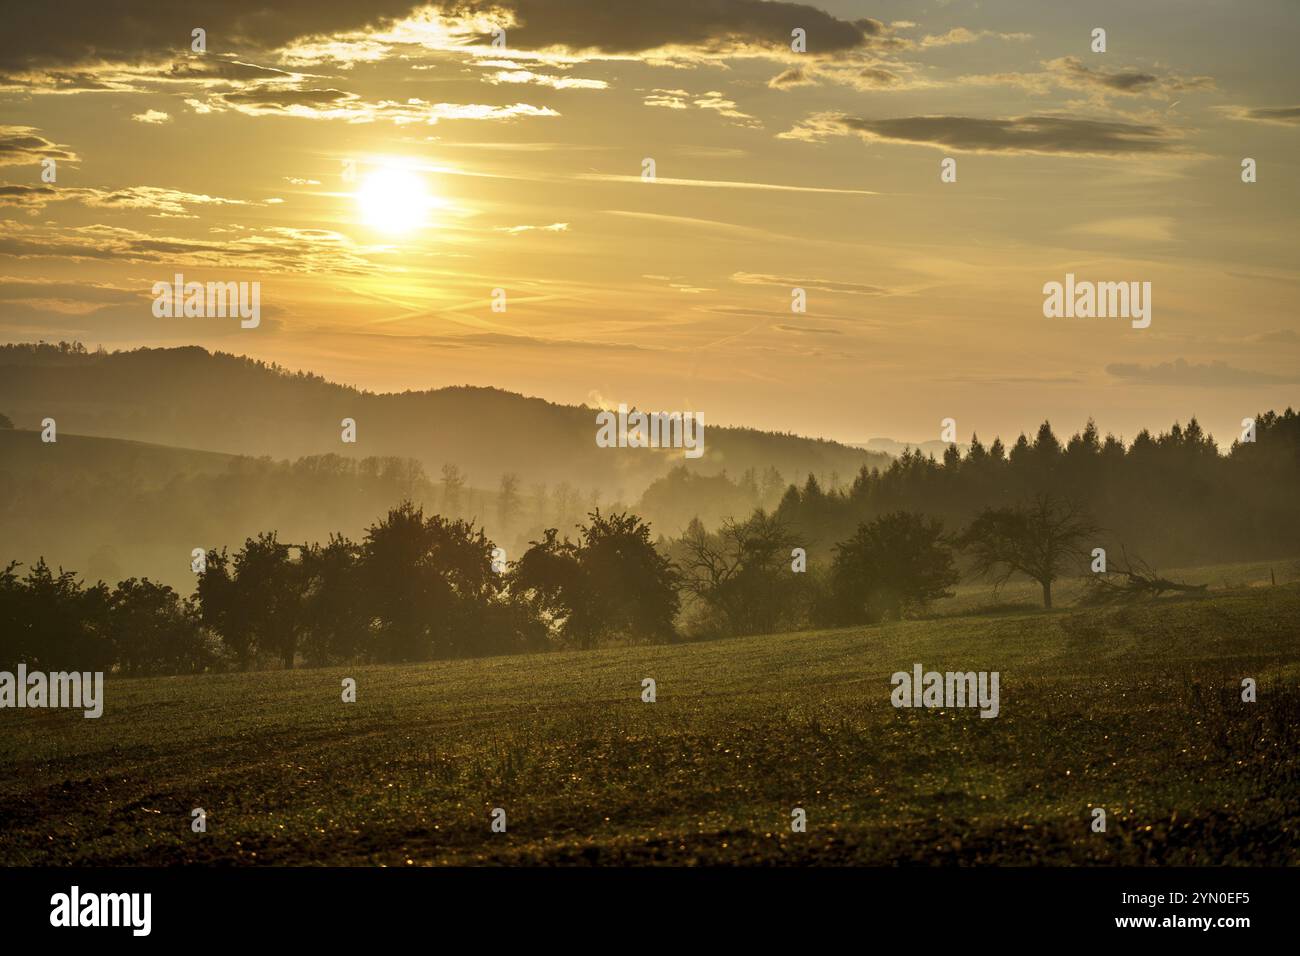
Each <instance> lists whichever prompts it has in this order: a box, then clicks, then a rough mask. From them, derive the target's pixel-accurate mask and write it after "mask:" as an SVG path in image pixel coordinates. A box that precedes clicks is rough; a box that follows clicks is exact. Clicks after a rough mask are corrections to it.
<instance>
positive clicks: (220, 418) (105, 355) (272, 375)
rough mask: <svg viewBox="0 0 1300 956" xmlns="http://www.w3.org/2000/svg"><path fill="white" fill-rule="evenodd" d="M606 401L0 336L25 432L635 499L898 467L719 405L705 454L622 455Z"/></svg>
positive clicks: (6, 408)
mask: <svg viewBox="0 0 1300 956" xmlns="http://www.w3.org/2000/svg"><path fill="white" fill-rule="evenodd" d="M645 410H647V411H657V410H658V409H645ZM595 411H596V410H595V409H591V408H587V407H585V406H581V405H579V406H571V405H557V404H554V403H552V402H548V401H544V400H542V399H538V398H528V397H525V396H523V395H518V394H515V393H512V392H506V391H502V390H500V389H496V388H481V387H469V386H460V387H450V388H439V389H432V390H429V391H420V392H411V391H408V392H402V393H386V394H375V393H372V392H365V391H361V390H359V389H355V388H352V387H349V386H346V385H340V384H337V383H334V382H329V381H326V380H325V379H324V378H321V377H320V376H317V375H312V374H309V373H303V372H290V371H287V370H285V369H283V368H280V367H279V366H276V365H268V364H266V363H263V362H259V361H255V360H252V359H248V358H244V357H241V356H235V355H229V354H226V353H221V352H216V353H210V352H208V351H206V350H205V349H202V348H199V347H183V348H167V349H136V350H132V351H123V352H88V351H86V350H85V349H83V348H81V347H80V346H72V347H69V346H55V345H40V346H33V345H6V346H0V413H3V414H5V415H7V416H8V417H9V418H10V419H12V420H13V422H14V424H15V425H16V426H17V427H19V428H29V429H34V428H39V427H40V422H41V420H42V419H44V418H46V417H50V418H54V419H55V420H56V422H57V423H58V427H59V429H60V430H61V431H67V432H69V433H74V434H80V435H98V436H106V437H113V438H126V439H132V440H136V441H147V442H154V443H157V444H163V445H173V446H178V447H182V448H194V449H203V450H208V451H217V452H225V453H229V454H240V455H253V456H261V455H269V456H271V457H273V458H276V459H296V458H300V457H305V456H311V455H320V454H330V453H336V454H341V455H346V456H351V457H358V458H360V457H374V456H399V457H409V458H415V459H417V460H419V461H421V462H422V463H423V464H424V466H425V468H426V469H427V470H428V471H429V473H430V474H431V475H437V474H438V472H439V470H440V469H441V467H442V466H443V465H445V464H454V465H456V466H457V467H458V468H459V469H460V472H461V474H463V475H465V476H467V477H468V479H469V481H470V482H471V483H474V484H480V485H484V486H490V485H492V484H494V483H495V482H496V481H497V479H498V478H499V477H500V475H501V474H502V473H504V472H515V473H517V474H518V475H519V476H520V477H521V479H522V480H523V481H524V482H526V483H527V482H552V483H555V482H560V481H569V482H573V483H575V484H580V485H581V486H582V487H585V488H590V487H598V488H601V489H603V490H604V491H605V492H606V494H607V496H612V497H619V498H625V499H632V498H635V497H636V496H637V495H639V494H640V493H641V491H642V490H644V488H645V487H646V486H647V485H648V484H649V483H650V482H651V481H653V480H654V479H655V478H656V477H659V476H661V475H664V474H666V473H667V472H668V470H669V469H670V468H672V467H673V466H676V465H685V466H686V467H687V468H689V469H691V470H692V471H699V472H701V473H706V474H716V473H718V472H720V471H722V470H723V469H725V470H726V471H727V472H728V473H730V474H732V475H735V476H739V475H741V474H743V473H744V472H745V471H746V470H747V469H750V468H753V469H755V470H756V471H758V472H762V471H764V470H765V469H768V468H776V469H777V470H778V471H779V472H781V474H782V475H783V476H785V477H786V479H787V480H790V479H793V478H796V477H798V476H806V475H808V474H809V473H813V474H818V475H830V474H839V475H842V476H845V477H847V476H851V475H853V474H855V473H857V472H858V470H859V469H860V468H861V466H862V465H864V464H866V465H868V466H876V465H879V466H882V467H883V466H886V465H888V463H889V458H888V456H886V455H884V454H881V453H876V452H869V451H866V450H863V449H859V448H851V447H849V446H846V445H841V444H838V443H836V442H831V441H825V440H822V439H812V438H803V437H799V436H795V435H783V434H774V433H771V432H761V431H757V430H754V429H748V428H720V427H717V426H716V425H714V424H712V423H711V422H710V421H709V418H708V415H707V409H705V410H704V411H705V455H704V456H703V457H702V458H699V459H697V460H691V459H686V458H685V457H684V456H683V454H682V452H681V450H672V449H664V450H658V449H640V450H637V451H635V452H633V453H626V454H609V453H608V450H607V449H601V448H599V447H598V446H597V445H596V443H595V433H596V424H595ZM344 418H352V419H355V421H356V423H357V442H356V444H344V443H343V442H342V441H341V439H340V431H341V430H340V422H341V420H342V419H344Z"/></svg>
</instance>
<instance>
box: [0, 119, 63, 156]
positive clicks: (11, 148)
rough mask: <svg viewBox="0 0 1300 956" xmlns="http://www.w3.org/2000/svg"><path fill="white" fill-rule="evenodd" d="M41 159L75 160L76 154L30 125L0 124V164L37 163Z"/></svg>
mask: <svg viewBox="0 0 1300 956" xmlns="http://www.w3.org/2000/svg"><path fill="white" fill-rule="evenodd" d="M42 159H57V160H64V161H66V162H73V163H75V162H77V154H76V153H74V152H72V150H70V149H69V148H68V147H66V146H59V145H58V144H56V143H53V142H51V141H50V140H48V139H46V138H45V137H44V136H42V135H40V133H38V132H37V131H36V130H35V129H33V128H32V127H30V126H0V166H20V165H23V164H25V163H33V164H35V163H39V162H40V161H41V160H42Z"/></svg>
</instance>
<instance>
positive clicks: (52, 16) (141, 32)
mask: <svg viewBox="0 0 1300 956" xmlns="http://www.w3.org/2000/svg"><path fill="white" fill-rule="evenodd" d="M423 5H424V4H421V3H418V2H413V0H369V2H366V3H364V4H362V3H357V2H355V0H277V2H275V3H267V2H266V0H193V2H189V3H185V4H178V3H175V2H174V0H140V2H133V3H130V4H124V3H112V2H105V0H70V2H65V3H57V4H54V3H17V4H10V5H9V9H7V10H6V14H5V17H6V21H7V22H6V25H5V30H4V31H3V33H0V71H5V72H22V71H27V70H42V69H55V68H59V67H67V66H71V65H75V64H94V63H110V62H125V63H131V62H138V61H140V60H141V59H150V58H157V57H160V56H161V57H167V56H177V57H183V56H188V55H189V54H190V52H191V50H190V43H191V30H193V29H194V28H195V27H202V28H203V29H204V30H205V31H206V32H207V48H208V50H209V51H210V52H211V53H214V54H240V53H252V52H264V51H269V50H275V49H278V48H280V47H283V46H286V45H288V44H289V43H291V42H292V41H295V40H300V39H305V38H308V37H316V36H330V35H335V34H340V33H349V32H357V31H364V30H366V29H367V28H370V27H374V28H382V27H383V26H385V25H386V24H389V23H391V22H392V21H394V20H400V19H402V18H403V17H405V16H406V15H407V14H409V13H410V12H412V11H413V10H415V9H418V8H420V7H421V6H423ZM441 9H442V12H443V14H444V15H445V16H450V17H461V16H465V17H468V16H479V17H489V18H491V17H493V16H500V15H501V14H502V13H506V14H510V15H513V19H514V22H515V24H516V25H515V26H514V27H513V28H512V29H511V30H510V46H511V47H512V48H515V49H539V48H549V47H563V48H567V49H571V50H594V51H601V52H606V53H639V52H643V51H646V50H653V49H657V48H660V47H666V46H685V47H696V48H700V49H703V50H717V49H724V48H728V47H735V46H772V47H773V48H775V49H779V50H781V51H788V50H789V48H790V31H791V30H793V29H794V28H795V27H802V28H803V29H804V30H806V31H807V36H808V51H809V53H810V54H812V55H818V54H824V53H825V54H829V53H835V52H840V51H844V50H849V49H852V48H854V47H859V46H862V45H864V44H865V43H868V42H872V41H881V42H884V41H887V40H888V38H889V37H888V33H889V31H888V28H886V27H885V25H884V24H883V23H881V21H879V20H873V19H869V18H863V19H858V20H853V21H848V20H841V19H839V18H837V17H834V16H832V15H830V14H828V13H826V12H824V11H822V10H819V9H817V8H816V7H813V6H810V5H808V4H803V3H789V2H781V0H708V2H706V3H700V2H698V0H655V2H653V3H645V2H643V0H619V2H611V0H451V2H448V3H444V4H442V5H441ZM483 39H486V38H483ZM81 80H85V81H86V82H93V79H91V78H90V77H82V78H81ZM64 82H71V83H74V84H75V83H78V82H80V80H78V79H74V77H73V76H72V75H67V74H65V75H64Z"/></svg>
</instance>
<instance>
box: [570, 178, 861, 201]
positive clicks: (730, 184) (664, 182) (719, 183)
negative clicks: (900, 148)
mask: <svg viewBox="0 0 1300 956" xmlns="http://www.w3.org/2000/svg"><path fill="white" fill-rule="evenodd" d="M577 178H578V179H590V180H595V181H598V182H606V183H643V184H646V185H653V186H698V187H703V188H706V189H774V190H777V191H780V192H796V193H840V194H842V195H847V196H879V195H880V193H877V192H872V191H871V190H869V189H836V188H834V187H831V186H786V185H783V184H779V183H753V182H741V181H735V180H729V179H672V178H669V177H665V176H658V177H656V178H655V179H654V180H651V181H647V180H644V179H642V178H641V177H640V176H624V175H618V174H614V173H583V174H581V175H579V176H578V177H577Z"/></svg>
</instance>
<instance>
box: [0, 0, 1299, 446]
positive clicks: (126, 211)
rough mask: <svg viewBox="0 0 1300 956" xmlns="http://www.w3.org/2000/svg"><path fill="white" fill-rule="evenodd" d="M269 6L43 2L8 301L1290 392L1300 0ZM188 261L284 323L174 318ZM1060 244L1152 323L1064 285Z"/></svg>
mask: <svg viewBox="0 0 1300 956" xmlns="http://www.w3.org/2000/svg"><path fill="white" fill-rule="evenodd" d="M279 6H281V7H282V8H283V11H284V12H280V13H276V14H267V13H265V12H264V10H263V5H258V4H252V3H243V2H233V3H221V4H216V3H199V4H186V3H179V4H167V5H161V6H159V8H158V9H157V10H156V11H153V12H151V13H150V14H149V15H148V16H143V17H141V18H139V20H138V21H129V22H128V21H123V19H122V18H120V17H116V16H115V15H113V14H110V13H109V12H104V11H101V10H100V9H99V6H98V5H96V4H91V3H85V4H72V5H71V8H78V7H80V8H82V11H81V15H78V14H77V11H76V9H70V8H69V7H68V6H67V5H60V7H59V9H53V8H51V9H50V10H44V9H36V10H25V11H22V12H20V13H17V14H16V19H17V20H18V23H17V24H16V26H17V27H18V29H15V30H12V31H8V35H7V36H6V38H5V39H4V40H3V41H0V102H2V103H3V113H2V114H0V115H2V117H3V118H2V120H0V182H2V183H3V186H0V214H2V215H3V219H2V220H0V277H3V280H4V281H3V302H2V303H0V337H3V338H4V339H6V340H8V341H30V340H35V339H38V338H43V339H46V340H57V339H60V338H74V337H75V338H79V339H81V340H82V341H83V342H85V343H86V344H87V345H88V346H92V347H93V346H94V345H97V344H101V343H102V344H104V345H105V346H107V347H109V348H125V347H134V346H137V345H175V344H188V343H198V344H202V345H205V346H207V347H211V348H220V349H222V350H226V351H232V352H236V353H241V354H248V355H253V356H256V357H259V358H265V359H268V360H274V361H277V362H279V363H280V364H282V365H285V366H288V367H290V368H304V369H310V370H313V371H316V372H319V373H321V374H324V375H326V376H327V377H330V378H333V379H336V380H339V381H343V382H346V383H350V384H356V385H360V386H364V387H367V388H371V389H375V390H401V389H407V388H428V387H436V386H441V385H449V384H461V383H472V384H481V385H495V386H499V387H502V388H507V389H511V390H514V391H521V392H524V393H526V394H534V395H540V396H542V397H545V398H548V399H551V400H554V401H562V402H582V401H586V402H589V403H597V402H598V403H605V404H608V403H614V404H617V403H618V402H627V403H632V404H638V405H641V406H642V407H657V408H669V409H682V408H696V409H700V410H702V411H704V412H705V414H706V415H707V416H708V420H709V421H710V422H711V423H719V424H721V423H736V424H749V425H755V426H758V427H764V428H773V429H781V430H793V431H797V432H800V433H804V434H814V435H825V436H828V437H833V438H838V439H841V440H846V441H861V440H865V439H867V438H869V437H872V436H877V435H888V436H892V437H895V438H900V439H912V440H921V439H928V438H935V437H937V434H938V429H939V421H940V420H941V419H942V418H945V417H953V418H955V419H956V420H957V422H958V430H959V432H960V433H961V435H962V436H963V437H965V436H968V435H969V434H970V433H971V432H972V431H978V432H979V433H980V434H981V435H984V436H991V435H993V434H1002V435H1004V436H1012V437H1014V435H1015V434H1016V433H1018V432H1019V431H1021V430H1022V429H1030V428H1032V427H1033V426H1034V425H1035V424H1036V423H1037V422H1038V421H1040V420H1041V419H1042V418H1043V417H1044V416H1047V417H1050V418H1051V419H1052V420H1053V423H1054V424H1058V430H1059V431H1062V432H1067V433H1068V432H1069V431H1071V430H1074V429H1076V428H1078V427H1079V426H1081V425H1082V424H1083V421H1084V420H1085V419H1086V418H1087V417H1088V416H1089V415H1094V416H1095V417H1096V418H1097V420H1098V423H1099V425H1100V426H1101V428H1102V429H1103V431H1105V430H1113V431H1115V432H1116V433H1120V434H1124V435H1126V436H1127V437H1130V438H1131V437H1132V434H1133V433H1134V432H1135V431H1136V430H1137V428H1139V427H1141V426H1143V425H1149V426H1162V427H1163V426H1167V425H1169V424H1170V423H1172V422H1173V421H1174V420H1175V419H1181V420H1186V418H1187V417H1188V416H1189V415H1192V414H1196V415H1198V416H1200V418H1201V420H1202V421H1203V422H1205V423H1206V425H1207V427H1208V428H1209V429H1210V430H1211V431H1213V432H1215V433H1216V435H1219V437H1221V438H1224V439H1229V438H1230V437H1231V435H1232V433H1233V431H1232V430H1233V427H1234V426H1235V424H1236V423H1237V422H1239V421H1240V419H1241V418H1242V417H1244V416H1247V415H1251V414H1253V413H1255V412H1256V411H1259V410H1262V409H1265V408H1268V407H1282V406H1285V405H1287V404H1294V398H1293V396H1294V395H1295V392H1296V384H1297V381H1298V380H1300V371H1298V370H1300V364H1298V363H1297V357H1300V330H1298V329H1297V319H1296V305H1297V288H1298V286H1297V282H1298V281H1300V273H1298V272H1297V261H1296V252H1295V250H1296V242H1295V238H1296V213H1297V187H1296V178H1297V162H1296V153H1297V146H1298V145H1300V138H1298V137H1300V107H1298V106H1297V103H1300V94H1298V93H1297V90H1296V86H1295V69H1294V65H1293V62H1292V60H1291V58H1292V57H1293V51H1294V50H1295V49H1296V47H1297V45H1298V43H1300V16H1298V15H1297V13H1296V10H1295V7H1294V4H1293V3H1289V2H1259V3H1251V4H1240V5H1232V4H1222V3H1211V2H1186V3H1172V2H1153V3H1143V4H1134V3H1132V2H1122V3H1121V2H1102V3H1097V4H1089V5H1086V9H1083V8H1082V7H1083V5H1079V4H1070V3H1059V4H1057V3H1041V4H1040V3H1024V4H1003V3H989V2H984V3H975V2H962V0H953V2H947V3H941V2H925V3H901V2H894V3H880V4H875V5H869V4H861V3H848V2H827V3H819V4H816V5H811V6H806V5H801V4H791V3H767V2H760V0H724V2H721V3H719V4H716V5H701V4H698V3H688V2H684V0H666V2H664V3H650V4H634V3H625V4H616V3H609V2H607V0H599V2H598V0H555V2H549V3H544V2H541V0H515V2H502V3H490V4H489V3H473V2H470V3H465V4H459V5H457V6H456V9H457V10H459V11H460V14H459V15H457V16H447V15H442V14H440V13H439V12H438V10H437V9H436V8H433V7H422V8H413V7H411V6H410V5H409V4H401V3H387V4H386V3H376V4H372V5H366V4H358V3H341V2H340V3H332V2H321V3H315V4H295V3H288V4H284V5H279ZM448 9H450V7H449V8H448ZM259 11H263V12H259ZM1098 26H1100V27H1104V28H1106V30H1107V34H1108V35H1107V40H1108V48H1107V51H1106V52H1105V53H1094V52H1092V50H1091V49H1090V42H1091V39H1090V34H1091V31H1092V30H1093V28H1095V27H1098ZM196 27H202V28H203V29H204V30H206V52H202V53H199V52H193V51H192V49H191V44H192V30H193V29H194V28H196ZM494 28H501V29H504V30H505V34H504V45H503V46H494V45H493V37H492V31H493V29H494ZM793 28H801V29H804V30H805V31H806V33H807V38H808V46H807V52H806V53H796V52H793V51H792V50H791V49H790V34H791V30H792V29H793ZM946 157H951V158H955V159H956V161H957V167H956V168H957V181H956V182H954V183H943V182H941V180H940V162H941V160H943V159H944V158H946ZM1246 157H1250V158H1253V159H1255V160H1256V162H1257V164H1258V181H1257V182H1255V183H1251V184H1247V183H1243V182H1242V181H1241V162H1242V160H1243V158H1246ZM49 158H52V159H54V160H55V162H56V164H57V179H56V181H55V182H52V183H47V182H44V181H43V180H42V176H41V173H42V166H41V160H42V159H49ZM646 159H653V160H654V164H655V173H656V178H655V181H654V182H647V181H645V180H643V178H642V171H643V168H644V165H643V164H644V161H645V160H646ZM178 271H180V272H183V273H184V274H185V277H186V278H187V279H194V280H198V281H209V280H220V281H242V280H257V281H260V282H261V284H262V297H261V302H262V306H261V308H262V314H263V319H262V321H261V324H260V326H259V327H258V328H256V329H241V328H240V327H239V324H238V322H233V321H229V320H221V319H183V318H178V319H171V318H168V319H157V318H155V317H154V316H153V314H152V312H151V310H150V295H149V290H150V288H151V286H152V285H153V283H154V282H156V281H159V280H164V281H170V280H171V277H172V275H173V274H174V273H175V272H178ZM1067 273H1072V274H1075V275H1077V276H1079V278H1081V279H1089V280H1095V281H1149V282H1151V284H1152V290H1153V291H1152V297H1153V317H1152V323H1151V326H1150V327H1149V328H1146V329H1142V330H1135V329H1133V328H1131V327H1130V326H1129V324H1128V323H1127V322H1121V321H1106V320H1073V319H1072V320H1050V319H1046V318H1044V317H1043V313H1042V304H1043V294H1042V288H1043V285H1044V283H1047V282H1051V281H1058V282H1059V281H1061V280H1062V279H1063V277H1064V276H1065V275H1066V274H1067ZM795 287H799V288H802V289H804V290H805V292H806V295H807V301H808V306H807V311H806V313H802V314H800V313H792V311H791V308H790V303H791V289H792V288H795ZM494 289H502V290H504V291H505V294H506V301H507V307H506V309H505V311H503V312H502V311H494V310H493V309H492V293H493V290H494Z"/></svg>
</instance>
